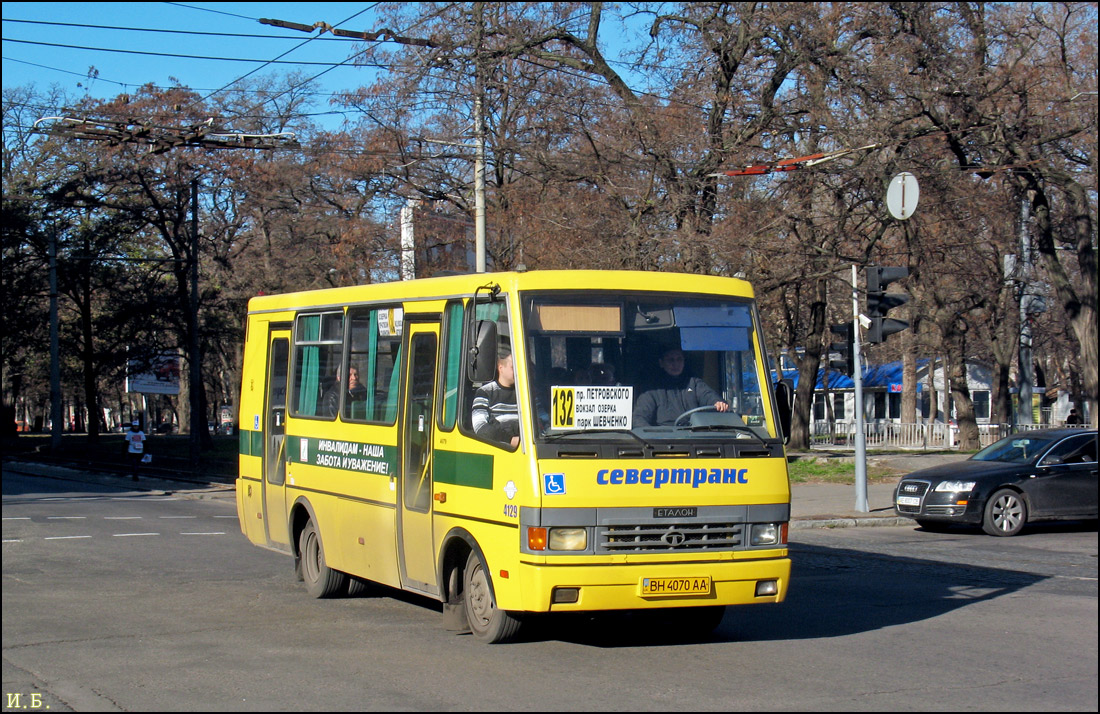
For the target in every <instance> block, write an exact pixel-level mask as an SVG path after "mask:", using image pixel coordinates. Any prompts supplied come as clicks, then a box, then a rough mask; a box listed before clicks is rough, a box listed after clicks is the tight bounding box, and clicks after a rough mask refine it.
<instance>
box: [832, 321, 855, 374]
mask: <svg viewBox="0 0 1100 714" xmlns="http://www.w3.org/2000/svg"><path fill="white" fill-rule="evenodd" d="M829 331H830V332H832V333H833V334H836V335H840V337H841V339H843V340H844V341H843V342H832V343H830V344H829V357H830V359H829V367H830V368H831V369H835V370H836V371H838V372H843V373H844V374H846V375H848V376H849V377H851V376H852V375H853V374H855V371H856V365H855V359H856V357H855V352H856V349H855V336H854V335H853V334H852V323H850V322H848V323H845V324H843V325H831V326H830V327H829ZM834 353H836V354H839V355H840V358H839V359H832V356H833V354H834Z"/></svg>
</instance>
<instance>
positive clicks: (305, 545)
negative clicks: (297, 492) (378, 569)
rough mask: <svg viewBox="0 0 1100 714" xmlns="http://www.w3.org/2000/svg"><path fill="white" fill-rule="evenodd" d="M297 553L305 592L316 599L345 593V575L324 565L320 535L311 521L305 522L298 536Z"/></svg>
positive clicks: (323, 552)
mask: <svg viewBox="0 0 1100 714" xmlns="http://www.w3.org/2000/svg"><path fill="white" fill-rule="evenodd" d="M298 553H299V557H300V558H301V564H300V566H299V574H300V575H301V576H302V580H304V581H305V584H306V591H307V592H308V593H309V594H310V595H312V596H313V597H316V598H327V597H334V596H335V595H338V594H340V593H343V592H345V591H346V589H347V586H348V581H347V577H348V576H347V575H345V574H344V573H341V572H340V571H339V570H333V569H332V568H330V567H328V565H326V564H325V549H324V546H322V545H321V534H320V533H318V532H317V526H316V525H315V524H314V523H313V520H312V519H311V520H309V521H306V525H305V527H304V528H302V532H301V533H300V534H299V536H298Z"/></svg>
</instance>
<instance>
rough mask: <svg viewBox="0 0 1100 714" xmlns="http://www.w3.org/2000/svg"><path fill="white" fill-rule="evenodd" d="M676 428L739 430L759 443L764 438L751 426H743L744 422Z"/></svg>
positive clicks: (679, 427) (680, 427) (762, 441)
mask: <svg viewBox="0 0 1100 714" xmlns="http://www.w3.org/2000/svg"><path fill="white" fill-rule="evenodd" d="M676 429H678V430H679V429H690V430H691V431H693V432H694V431H739V432H743V433H745V434H748V435H749V436H751V437H752V438H754V439H756V440H757V441H759V442H760V443H761V444H763V443H764V439H763V438H761V436H760V435H759V434H757V433H756V430H755V429H753V428H752V427H751V426H745V425H744V424H698V425H696V426H691V425H684V426H678V427H676Z"/></svg>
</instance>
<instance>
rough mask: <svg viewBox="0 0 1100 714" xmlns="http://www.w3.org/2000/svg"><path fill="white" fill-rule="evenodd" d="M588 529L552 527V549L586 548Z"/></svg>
mask: <svg viewBox="0 0 1100 714" xmlns="http://www.w3.org/2000/svg"><path fill="white" fill-rule="evenodd" d="M587 548H588V530H587V529H585V528H551V529H550V550H585V549H587Z"/></svg>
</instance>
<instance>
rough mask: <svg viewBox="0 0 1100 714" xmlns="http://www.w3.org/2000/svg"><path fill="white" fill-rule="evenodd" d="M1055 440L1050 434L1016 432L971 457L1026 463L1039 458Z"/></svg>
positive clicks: (976, 459)
mask: <svg viewBox="0 0 1100 714" xmlns="http://www.w3.org/2000/svg"><path fill="white" fill-rule="evenodd" d="M1053 441H1054V439H1053V438H1052V437H1049V436H1029V435H1026V434H1015V435H1013V436H1008V437H1005V438H1004V439H1001V440H1000V441H997V442H994V443H992V444H990V445H989V446H987V447H985V448H984V449H982V450H981V451H979V452H978V453H976V454H974V455H973V456H971V457H970V458H971V460H973V461H1003V462H1005V463H1011V464H1026V463H1028V462H1031V461H1034V460H1035V459H1036V458H1038V457H1039V454H1041V453H1043V452H1044V451H1046V449H1047V447H1048V446H1050V444H1051V442H1053Z"/></svg>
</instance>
